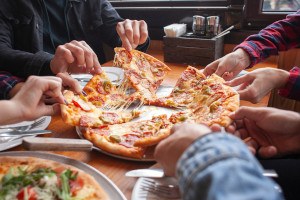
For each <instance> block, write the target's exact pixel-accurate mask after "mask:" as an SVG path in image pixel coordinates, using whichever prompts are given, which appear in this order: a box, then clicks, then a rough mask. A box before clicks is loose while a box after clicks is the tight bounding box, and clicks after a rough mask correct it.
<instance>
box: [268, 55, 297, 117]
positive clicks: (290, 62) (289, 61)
mask: <svg viewBox="0 0 300 200" xmlns="http://www.w3.org/2000/svg"><path fill="white" fill-rule="evenodd" d="M278 57H279V58H278V68H280V69H284V70H287V71H289V70H290V69H291V68H292V67H294V66H300V49H292V50H289V51H286V52H281V53H280V54H279V56H278ZM299 92H300V91H299ZM268 106H270V107H275V108H280V109H286V110H294V111H297V112H300V102H299V101H295V100H290V99H286V98H283V97H281V96H279V95H278V91H277V90H274V91H272V93H271V96H270V100H269V104H268Z"/></svg>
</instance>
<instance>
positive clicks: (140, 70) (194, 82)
mask: <svg viewBox="0 0 300 200" xmlns="http://www.w3.org/2000/svg"><path fill="white" fill-rule="evenodd" d="M114 66H117V67H120V68H122V69H123V70H124V77H125V78H124V80H123V82H122V83H121V84H120V85H119V86H116V85H113V84H112V83H111V82H110V80H109V79H108V76H107V75H105V73H104V72H102V73H101V74H96V75H94V76H93V78H92V79H91V80H90V81H89V82H88V83H87V85H86V86H85V87H84V88H83V90H84V91H85V93H87V95H86V96H83V95H78V94H74V93H73V92H72V91H65V92H64V96H65V98H66V100H67V101H68V104H67V105H61V108H62V117H63V120H64V121H65V122H66V123H68V124H70V125H73V126H80V127H81V128H80V130H81V132H82V135H83V136H84V138H86V139H87V140H89V141H91V142H92V143H93V144H94V145H95V146H96V147H98V148H100V149H101V150H104V151H106V152H108V153H112V154H115V155H120V156H125V157H130V158H137V159H142V158H144V156H145V152H146V150H147V148H148V147H150V146H153V145H156V144H157V143H158V142H160V141H161V140H163V139H164V138H166V137H168V136H169V135H170V130H171V128H172V126H173V125H174V124H178V123H182V122H184V121H190V122H194V123H201V124H206V125H208V126H211V125H213V124H219V125H221V126H223V127H227V126H228V125H230V124H231V123H232V120H231V119H230V117H229V115H230V113H232V112H234V111H236V110H237V109H238V107H239V95H238V93H237V92H236V91H235V90H234V89H233V88H231V87H229V86H227V85H225V84H224V82H225V81H224V79H223V78H221V77H219V76H217V75H216V74H212V75H211V76H208V77H206V76H205V75H204V74H203V73H202V72H201V71H200V70H199V69H197V68H194V67H192V66H188V67H187V68H186V69H185V70H184V71H183V73H182V74H181V75H180V77H178V80H177V83H176V84H175V85H174V87H173V90H172V91H171V92H170V93H169V94H165V96H163V97H157V94H156V93H157V90H158V88H159V87H160V84H161V83H162V81H163V80H164V77H165V76H166V74H167V72H168V71H170V70H171V69H170V68H169V67H168V66H167V65H166V64H165V63H163V62H161V61H159V60H158V59H156V58H154V57H152V56H150V55H148V54H146V53H142V52H139V51H137V50H132V51H127V50H125V49H124V48H116V49H115V58H114ZM133 105H134V106H133ZM148 105H151V106H156V107H165V108H171V109H173V111H174V112H173V114H171V115H170V116H167V115H166V114H160V115H154V116H152V118H151V119H146V120H138V119H139V117H140V116H142V115H143V114H144V113H146V115H147V112H148V111H149V110H147V106H148ZM142 106H143V108H145V107H146V109H142V110H143V111H141V109H140V108H141V107H142ZM132 107H133V108H134V109H132ZM135 118H137V119H136V120H135V121H132V120H133V119H135Z"/></svg>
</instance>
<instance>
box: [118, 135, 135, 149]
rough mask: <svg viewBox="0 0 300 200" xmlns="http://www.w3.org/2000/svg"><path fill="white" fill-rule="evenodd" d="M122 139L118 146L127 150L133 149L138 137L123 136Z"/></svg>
mask: <svg viewBox="0 0 300 200" xmlns="http://www.w3.org/2000/svg"><path fill="white" fill-rule="evenodd" d="M122 137H123V141H122V142H120V143H119V144H120V145H122V146H124V147H127V148H131V147H133V144H134V142H135V141H136V140H138V139H139V138H140V137H139V136H138V135H135V134H126V135H123V136H122Z"/></svg>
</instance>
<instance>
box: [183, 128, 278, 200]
mask: <svg viewBox="0 0 300 200" xmlns="http://www.w3.org/2000/svg"><path fill="white" fill-rule="evenodd" d="M262 173H263V170H262V167H261V166H260V165H259V164H258V162H257V160H256V159H255V158H254V156H252V154H251V153H250V152H249V151H248V149H247V147H246V145H245V144H244V143H243V142H241V141H240V140H239V139H238V138H236V137H234V136H232V135H229V134H222V133H216V134H208V135H206V136H204V137H201V138H199V139H198V140H196V141H195V142H194V143H193V144H192V145H191V146H190V147H189V148H188V149H187V150H186V151H185V152H184V154H183V155H182V156H181V158H180V159H179V161H178V164H177V176H178V178H179V186H180V190H181V192H182V195H183V199H189V200H192V199H197V200H199V199H208V200H209V199H214V200H218V199H220V200H221V199H222V200H223V199H230V200H235V199H237V200H239V199H272V200H274V199H283V196H282V194H281V193H280V192H279V191H278V189H276V188H278V187H279V186H278V185H276V184H275V182H273V181H272V180H270V179H269V178H266V177H264V176H263V175H262Z"/></svg>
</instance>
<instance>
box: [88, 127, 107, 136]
mask: <svg viewBox="0 0 300 200" xmlns="http://www.w3.org/2000/svg"><path fill="white" fill-rule="evenodd" d="M91 132H93V133H95V134H98V135H101V136H108V135H110V134H111V131H110V130H109V129H107V128H102V129H98V128H94V129H91Z"/></svg>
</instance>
